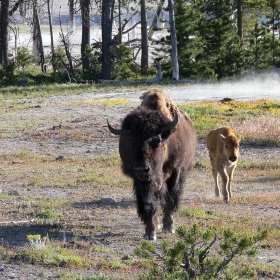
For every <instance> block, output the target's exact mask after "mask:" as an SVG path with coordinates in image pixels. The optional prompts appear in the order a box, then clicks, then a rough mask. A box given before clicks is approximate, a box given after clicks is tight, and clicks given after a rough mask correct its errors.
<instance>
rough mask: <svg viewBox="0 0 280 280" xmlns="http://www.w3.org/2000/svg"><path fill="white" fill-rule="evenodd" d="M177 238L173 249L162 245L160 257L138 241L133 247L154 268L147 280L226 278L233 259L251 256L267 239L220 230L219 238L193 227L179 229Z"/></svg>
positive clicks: (261, 233) (261, 235)
mask: <svg viewBox="0 0 280 280" xmlns="http://www.w3.org/2000/svg"><path fill="white" fill-rule="evenodd" d="M177 236H178V240H177V241H176V242H175V243H174V245H173V246H171V245H170V244H169V243H168V241H167V240H164V241H163V244H162V250H161V251H162V252H161V253H159V252H158V250H157V248H156V247H155V245H154V244H153V243H150V242H148V241H142V242H141V245H140V246H138V247H136V249H135V252H136V254H137V255H139V256H141V257H144V258H146V259H147V258H148V259H150V260H152V261H153V262H154V264H155V266H154V269H153V270H152V271H151V272H150V276H151V275H154V276H155V278H151V279H158V276H160V277H161V279H192V278H195V279H217V278H218V277H220V275H221V274H222V273H223V272H224V274H227V275H229V274H231V273H230V272H229V271H228V270H227V267H228V265H229V263H230V262H231V261H232V260H233V258H234V257H236V256H240V255H243V254H247V255H249V256H254V255H255V254H256V247H255V244H256V243H257V242H259V241H261V240H264V239H265V238H266V237H267V230H264V231H259V232H258V233H257V234H256V235H254V236H252V235H249V234H247V233H244V234H238V233H236V232H234V231H233V230H231V229H224V231H223V232H222V234H221V236H220V237H219V236H218V234H217V232H215V230H214V229H213V228H209V229H207V230H204V231H203V230H201V229H200V228H199V226H198V225H197V224H195V225H193V226H192V227H191V228H190V229H189V230H187V228H186V227H185V226H181V227H179V228H178V229H177ZM217 243H218V244H217ZM160 268H162V270H161V269H160ZM242 273H243V274H244V273H246V272H244V271H239V272H235V275H237V274H242ZM250 273H252V272H250ZM180 275H181V276H180ZM240 276H241V275H240ZM243 276H244V275H243ZM174 277H175V278H174ZM197 277H199V278H197Z"/></svg>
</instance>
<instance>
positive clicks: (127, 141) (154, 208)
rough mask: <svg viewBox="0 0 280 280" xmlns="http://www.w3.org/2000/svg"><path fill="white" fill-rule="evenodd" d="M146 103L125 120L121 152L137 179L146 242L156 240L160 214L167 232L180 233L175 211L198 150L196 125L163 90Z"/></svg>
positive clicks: (150, 93) (118, 132)
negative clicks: (196, 149)
mask: <svg viewBox="0 0 280 280" xmlns="http://www.w3.org/2000/svg"><path fill="white" fill-rule="evenodd" d="M141 98H142V99H143V101H142V104H141V105H140V106H139V107H137V108H136V109H134V110H133V111H132V112H130V113H129V114H128V115H127V116H126V117H125V118H124V120H123V122H122V127H121V129H115V128H113V127H112V126H111V125H110V124H109V123H108V128H109V130H110V131H111V132H112V133H114V134H115V135H120V140H119V153H120V157H121V160H122V170H123V173H124V174H126V175H128V176H129V177H131V178H132V179H133V182H134V193H135V196H136V201H137V211H138V215H139V217H140V218H141V220H142V221H143V222H144V224H145V226H146V230H145V235H144V238H145V239H149V240H156V232H157V228H160V226H159V223H158V217H157V215H158V212H159V210H160V207H162V210H163V230H164V231H168V232H171V233H174V228H173V213H174V211H176V210H177V209H178V206H179V200H180V195H181V193H182V188H183V185H184V183H185V179H186V174H187V171H188V169H189V167H190V164H191V161H192V159H193V156H194V153H195V148H196V132H195V129H194V126H193V123H192V121H191V120H190V118H189V117H188V115H187V114H185V113H184V112H183V111H180V110H179V108H178V107H177V106H176V105H175V104H174V103H173V102H172V101H171V99H169V98H168V97H167V96H166V95H165V94H164V93H163V92H162V91H161V90H159V89H152V90H150V91H148V92H146V93H144V94H143V95H142V97H141Z"/></svg>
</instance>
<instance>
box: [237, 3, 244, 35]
mask: <svg viewBox="0 0 280 280" xmlns="http://www.w3.org/2000/svg"><path fill="white" fill-rule="evenodd" d="M242 2H243V1H242V0H238V1H237V29H238V30H237V34H238V36H239V37H240V38H243V24H242V20H243V12H242V4H243V3H242Z"/></svg>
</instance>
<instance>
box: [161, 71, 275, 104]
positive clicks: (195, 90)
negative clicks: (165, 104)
mask: <svg viewBox="0 0 280 280" xmlns="http://www.w3.org/2000/svg"><path fill="white" fill-rule="evenodd" d="M165 92H166V94H167V95H169V96H171V97H172V98H173V99H174V100H175V101H199V100H216V99H223V98H232V99H237V100H249V99H252V100H254V99H263V98H264V99H280V71H279V70H274V71H271V72H269V73H265V74H256V73H254V72H250V73H248V74H247V75H246V76H243V77H242V78H240V79H238V80H236V81H224V82H220V83H218V82H213V83H193V84H191V83H189V84H187V85H182V87H180V88H178V87H177V88H170V89H165Z"/></svg>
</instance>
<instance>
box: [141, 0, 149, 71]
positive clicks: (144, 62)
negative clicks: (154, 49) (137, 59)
mask: <svg viewBox="0 0 280 280" xmlns="http://www.w3.org/2000/svg"><path fill="white" fill-rule="evenodd" d="M141 49H142V55H141V74H142V75H146V74H147V70H148V29H147V14H146V0H141Z"/></svg>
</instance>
